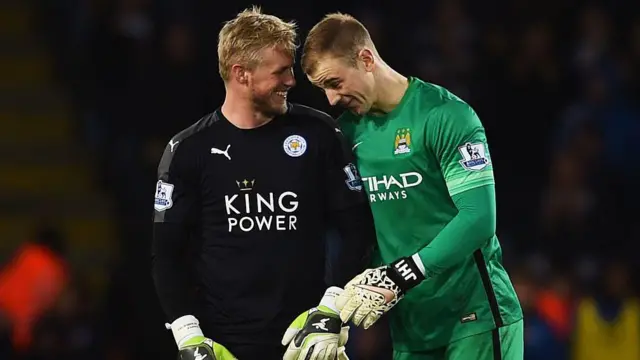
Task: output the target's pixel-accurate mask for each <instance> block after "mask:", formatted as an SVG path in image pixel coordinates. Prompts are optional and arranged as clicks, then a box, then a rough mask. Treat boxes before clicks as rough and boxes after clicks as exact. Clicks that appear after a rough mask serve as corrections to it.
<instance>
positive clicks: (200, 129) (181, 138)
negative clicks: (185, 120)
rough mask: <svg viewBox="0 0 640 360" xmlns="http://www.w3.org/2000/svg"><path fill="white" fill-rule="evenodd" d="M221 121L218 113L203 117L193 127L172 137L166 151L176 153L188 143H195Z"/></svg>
mask: <svg viewBox="0 0 640 360" xmlns="http://www.w3.org/2000/svg"><path fill="white" fill-rule="evenodd" d="M219 119H220V117H219V116H218V114H217V111H214V112H212V113H210V114H207V115H205V116H203V117H201V118H200V119H199V120H198V121H196V122H195V123H194V124H193V125H191V126H189V127H188V128H186V129H183V130H182V131H180V132H178V133H177V134H175V135H174V136H172V137H171V140H170V141H169V143H168V144H167V147H166V148H165V151H167V150H169V151H174V152H175V151H176V150H177V149H178V148H179V147H180V146H181V145H182V146H184V144H186V143H193V142H195V141H196V139H197V138H198V137H199V135H201V134H203V133H205V132H206V131H208V130H210V129H211V128H212V126H213V125H214V124H215V123H217V122H218V121H219Z"/></svg>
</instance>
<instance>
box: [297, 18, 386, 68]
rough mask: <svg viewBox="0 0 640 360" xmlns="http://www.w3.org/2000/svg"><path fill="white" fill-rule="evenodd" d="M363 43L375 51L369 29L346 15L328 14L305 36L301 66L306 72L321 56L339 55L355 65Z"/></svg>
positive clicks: (313, 66) (336, 56)
mask: <svg viewBox="0 0 640 360" xmlns="http://www.w3.org/2000/svg"><path fill="white" fill-rule="evenodd" d="M365 46H367V47H370V48H371V50H372V51H374V52H375V53H376V54H377V50H376V49H375V46H374V44H373V41H372V40H371V35H369V31H368V30H367V28H366V27H365V26H364V25H363V24H362V23H361V22H360V21H358V20H357V19H356V18H354V17H353V16H351V15H348V14H343V13H333V14H328V15H326V16H325V17H324V18H323V19H322V20H321V21H320V22H319V23H317V24H316V25H314V26H313V28H312V29H311V31H309V34H308V35H307V39H306V40H305V43H304V48H303V51H302V59H301V63H302V69H303V70H304V72H305V73H306V74H313V73H314V71H315V67H316V65H317V63H318V61H319V60H320V58H322V57H324V56H330V57H334V58H339V59H342V60H345V61H346V62H347V63H348V64H350V65H353V66H355V65H356V59H357V57H358V52H359V51H360V50H361V49H362V48H363V47H365Z"/></svg>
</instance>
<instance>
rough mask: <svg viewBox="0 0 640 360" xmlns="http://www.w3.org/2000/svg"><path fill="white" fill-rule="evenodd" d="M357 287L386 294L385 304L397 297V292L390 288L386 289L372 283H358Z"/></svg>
mask: <svg viewBox="0 0 640 360" xmlns="http://www.w3.org/2000/svg"><path fill="white" fill-rule="evenodd" d="M356 287H359V288H361V289H364V290H367V291H371V292H373V293H376V294H380V295H382V296H384V303H385V304H388V303H390V302H392V301H393V299H395V298H396V294H395V293H394V292H393V291H391V290H389V289H384V288H380V287H377V286H372V285H356Z"/></svg>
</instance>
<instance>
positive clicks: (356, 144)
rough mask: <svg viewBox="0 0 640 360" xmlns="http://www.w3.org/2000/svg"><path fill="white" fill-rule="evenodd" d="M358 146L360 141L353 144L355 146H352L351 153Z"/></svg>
mask: <svg viewBox="0 0 640 360" xmlns="http://www.w3.org/2000/svg"><path fill="white" fill-rule="evenodd" d="M360 144H362V141H360V142H357V143H355V145H353V147H352V148H351V151H353V150H355V149H356V148H357V147H358V146H360Z"/></svg>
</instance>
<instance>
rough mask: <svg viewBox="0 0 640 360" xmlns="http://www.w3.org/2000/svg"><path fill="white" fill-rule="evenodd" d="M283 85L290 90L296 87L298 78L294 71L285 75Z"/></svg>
mask: <svg viewBox="0 0 640 360" xmlns="http://www.w3.org/2000/svg"><path fill="white" fill-rule="evenodd" d="M283 83H284V84H285V85H286V86H288V87H290V88H292V87H294V86H296V76H295V75H294V74H293V69H291V71H287V72H286V74H285V75H284V79H283Z"/></svg>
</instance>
